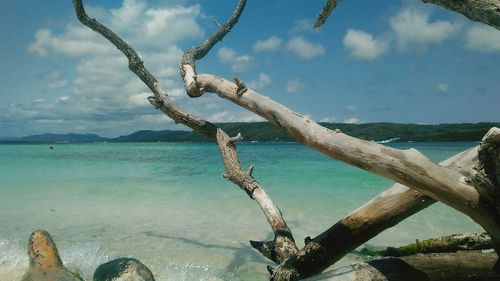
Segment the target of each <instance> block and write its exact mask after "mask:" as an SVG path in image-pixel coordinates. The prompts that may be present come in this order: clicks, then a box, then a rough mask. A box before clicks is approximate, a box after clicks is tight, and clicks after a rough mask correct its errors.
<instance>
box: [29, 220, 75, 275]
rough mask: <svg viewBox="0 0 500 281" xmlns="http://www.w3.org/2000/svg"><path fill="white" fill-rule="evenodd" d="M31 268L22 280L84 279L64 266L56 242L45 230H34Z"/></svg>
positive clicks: (31, 247)
mask: <svg viewBox="0 0 500 281" xmlns="http://www.w3.org/2000/svg"><path fill="white" fill-rule="evenodd" d="M28 257H29V268H28V271H27V272H26V273H25V274H24V276H23V278H22V279H21V281H83V279H81V277H80V276H78V275H77V274H75V273H72V272H70V271H69V270H68V269H66V267H64V265H63V262H62V260H61V258H60V257H59V252H58V251H57V247H56V244H55V243H54V240H52V237H51V236H50V234H49V233H48V232H47V231H45V230H36V231H34V232H33V233H32V234H31V236H30V238H29V241H28Z"/></svg>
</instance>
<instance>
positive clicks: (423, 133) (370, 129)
mask: <svg viewBox="0 0 500 281" xmlns="http://www.w3.org/2000/svg"><path fill="white" fill-rule="evenodd" d="M320 124H321V125H323V126H325V127H327V128H329V129H332V130H334V129H339V130H340V131H342V132H343V133H345V134H348V135H350V136H353V137H357V138H361V139H365V140H373V141H378V142H389V141H480V140H481V139H482V137H483V136H484V135H485V134H486V132H487V131H488V130H489V129H490V128H491V127H500V123H487V122H484V123H476V124H471V123H461V124H439V125H418V124H395V123H366V124H344V123H320ZM217 126H218V127H220V128H222V129H223V130H224V131H226V132H227V133H228V134H229V135H236V134H238V133H239V132H241V134H242V135H243V137H244V140H246V141H259V142H283V141H286V142H288V141H295V140H294V139H293V138H292V137H290V136H289V135H288V134H287V133H286V132H284V131H282V130H281V129H279V128H277V127H276V126H274V125H272V124H270V123H268V122H253V123H243V122H236V123H217ZM186 141H193V142H199V141H206V140H205V139H204V138H203V137H202V136H201V135H199V134H198V133H196V132H193V131H183V130H162V131H151V130H141V131H137V132H134V133H132V134H129V135H125V136H120V137H117V138H104V137H100V136H98V135H96V134H72V133H71V134H40V135H30V136H26V137H21V138H0V143H3V144H19V143H89V142H186Z"/></svg>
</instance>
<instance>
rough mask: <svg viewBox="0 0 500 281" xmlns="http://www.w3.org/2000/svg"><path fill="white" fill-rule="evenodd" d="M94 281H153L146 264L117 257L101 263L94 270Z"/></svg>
mask: <svg viewBox="0 0 500 281" xmlns="http://www.w3.org/2000/svg"><path fill="white" fill-rule="evenodd" d="M93 280H94V281H155V278H154V277H153V273H151V270H149V268H148V267H147V266H145V265H144V264H143V263H141V262H140V261H138V260H136V259H133V258H118V259H115V260H112V261H109V262H107V263H104V264H101V265H100V266H99V267H98V268H97V269H96V270H95V272H94V278H93Z"/></svg>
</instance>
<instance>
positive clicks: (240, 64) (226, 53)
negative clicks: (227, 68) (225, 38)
mask: <svg viewBox="0 0 500 281" xmlns="http://www.w3.org/2000/svg"><path fill="white" fill-rule="evenodd" d="M217 57H218V58H219V61H220V62H221V63H224V64H231V70H232V71H234V72H238V73H243V72H246V71H248V70H249V69H251V68H252V66H253V58H252V57H251V56H249V55H240V56H238V55H237V54H236V52H235V51H234V50H233V49H231V48H227V47H222V48H220V49H219V51H217Z"/></svg>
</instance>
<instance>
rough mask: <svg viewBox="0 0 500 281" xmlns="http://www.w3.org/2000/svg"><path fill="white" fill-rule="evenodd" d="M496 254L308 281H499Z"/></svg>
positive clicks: (429, 259)
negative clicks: (495, 270) (495, 269)
mask: <svg viewBox="0 0 500 281" xmlns="http://www.w3.org/2000/svg"><path fill="white" fill-rule="evenodd" d="M497 258H498V257H497V255H496V254H495V253H489V254H484V253H480V252H459V253H455V254H426V255H422V254H420V255H413V256H408V257H404V258H385V259H380V260H373V261H369V262H367V263H359V264H353V265H349V266H345V267H342V268H339V269H335V270H332V271H328V272H325V273H323V274H321V275H318V276H314V277H311V278H307V279H303V280H304V281H319V280H322V281H397V280H405V281H493V280H497V281H498V275H497V274H496V273H495V272H494V271H493V270H492V267H493V264H494V263H495V261H496V260H497Z"/></svg>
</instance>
